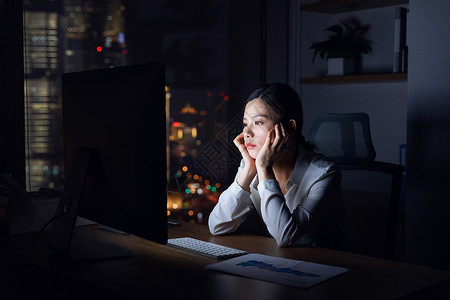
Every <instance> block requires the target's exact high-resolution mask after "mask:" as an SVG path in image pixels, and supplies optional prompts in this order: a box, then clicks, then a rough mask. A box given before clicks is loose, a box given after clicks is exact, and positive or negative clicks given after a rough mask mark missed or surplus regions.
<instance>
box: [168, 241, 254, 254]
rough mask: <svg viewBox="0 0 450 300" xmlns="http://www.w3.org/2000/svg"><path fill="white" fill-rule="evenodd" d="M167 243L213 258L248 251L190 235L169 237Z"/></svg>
mask: <svg viewBox="0 0 450 300" xmlns="http://www.w3.org/2000/svg"><path fill="white" fill-rule="evenodd" d="M167 245H168V246H171V247H174V248H177V249H181V250H185V251H188V252H192V253H195V254H199V255H203V256H207V257H210V258H214V259H224V258H230V257H235V256H239V255H244V254H247V253H248V252H246V251H242V250H238V249H234V248H230V247H226V246H222V245H217V244H213V243H210V242H205V241H201V240H197V239H194V238H190V237H184V238H176V239H169V240H168V241H167Z"/></svg>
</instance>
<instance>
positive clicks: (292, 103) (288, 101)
mask: <svg viewBox="0 0 450 300" xmlns="http://www.w3.org/2000/svg"><path fill="white" fill-rule="evenodd" d="M257 98H259V99H261V100H262V101H264V102H265V103H266V104H267V105H269V106H270V107H271V108H272V109H273V110H274V111H275V112H276V113H278V115H280V120H279V122H280V123H282V124H283V125H285V126H288V124H289V120H291V119H293V120H295V121H296V123H297V129H296V131H295V136H294V138H295V141H296V142H297V143H298V144H300V145H301V146H302V147H303V148H304V149H305V150H307V151H312V150H313V148H314V147H313V145H311V144H309V143H308V142H307V141H306V140H305V137H304V136H303V134H302V128H303V107H302V101H301V100H300V97H299V95H298V94H297V92H296V91H295V90H294V89H293V88H291V87H290V86H289V85H287V84H284V83H278V82H277V83H266V84H264V85H262V86H261V87H259V88H257V89H256V90H254V91H253V92H252V93H251V94H250V96H249V97H248V99H247V101H246V102H245V104H247V103H248V102H250V101H252V100H254V99H257ZM244 107H245V105H244Z"/></svg>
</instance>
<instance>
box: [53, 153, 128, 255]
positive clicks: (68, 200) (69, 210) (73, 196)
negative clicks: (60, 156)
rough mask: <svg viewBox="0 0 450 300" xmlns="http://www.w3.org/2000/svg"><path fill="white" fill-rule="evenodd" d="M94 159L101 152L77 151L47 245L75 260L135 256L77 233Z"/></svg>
mask: <svg viewBox="0 0 450 300" xmlns="http://www.w3.org/2000/svg"><path fill="white" fill-rule="evenodd" d="M94 160H99V154H98V151H97V150H95V149H91V148H80V149H79V150H78V151H77V153H76V155H75V158H74V160H73V162H72V166H71V169H70V173H69V177H68V178H67V179H66V182H65V187H64V191H63V194H62V196H61V199H60V201H59V204H58V207H57V209H56V213H55V220H54V222H53V223H52V225H51V228H50V230H49V231H48V232H47V246H48V247H49V248H50V250H52V251H53V252H54V253H56V254H57V255H59V256H61V257H63V258H64V259H72V260H87V259H110V258H120V257H129V256H134V253H133V252H132V251H130V250H128V249H126V248H123V247H120V246H118V245H114V244H111V243H107V242H102V241H100V240H98V239H95V238H94V237H92V236H89V234H87V233H85V232H83V233H81V232H79V230H75V223H76V220H77V216H78V207H79V204H80V201H81V196H82V194H83V189H84V186H85V183H86V177H87V175H88V171H89V168H90V166H92V164H93V162H94ZM97 162H98V161H97Z"/></svg>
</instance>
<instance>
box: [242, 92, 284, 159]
mask: <svg viewBox="0 0 450 300" xmlns="http://www.w3.org/2000/svg"><path fill="white" fill-rule="evenodd" d="M279 118H280V116H279V115H278V113H276V112H275V111H274V110H273V109H272V108H271V107H270V106H269V105H268V104H266V103H265V102H264V101H262V100H261V99H259V98H256V99H253V100H252V101H250V102H248V103H247V105H246V106H245V111H244V119H243V124H244V130H243V133H244V142H245V147H246V148H247V151H248V153H249V154H250V156H251V157H252V158H253V159H256V157H257V156H258V153H259V151H260V150H261V148H262V146H263V145H264V142H265V141H266V137H267V133H268V132H269V130H271V129H273V128H274V127H275V125H276V124H277V122H278V120H279Z"/></svg>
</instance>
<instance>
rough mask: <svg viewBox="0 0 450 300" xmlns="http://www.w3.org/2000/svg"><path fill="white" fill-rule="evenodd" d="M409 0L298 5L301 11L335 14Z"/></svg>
mask: <svg viewBox="0 0 450 300" xmlns="http://www.w3.org/2000/svg"><path fill="white" fill-rule="evenodd" d="M408 3H409V0H376V1H375V0H322V1H319V2H314V3H308V4H303V5H300V9H301V10H302V11H312V12H320V13H329V14H337V13H343V12H349V11H355V10H363V9H371V8H378V7H385V6H394V5H403V4H408Z"/></svg>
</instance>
